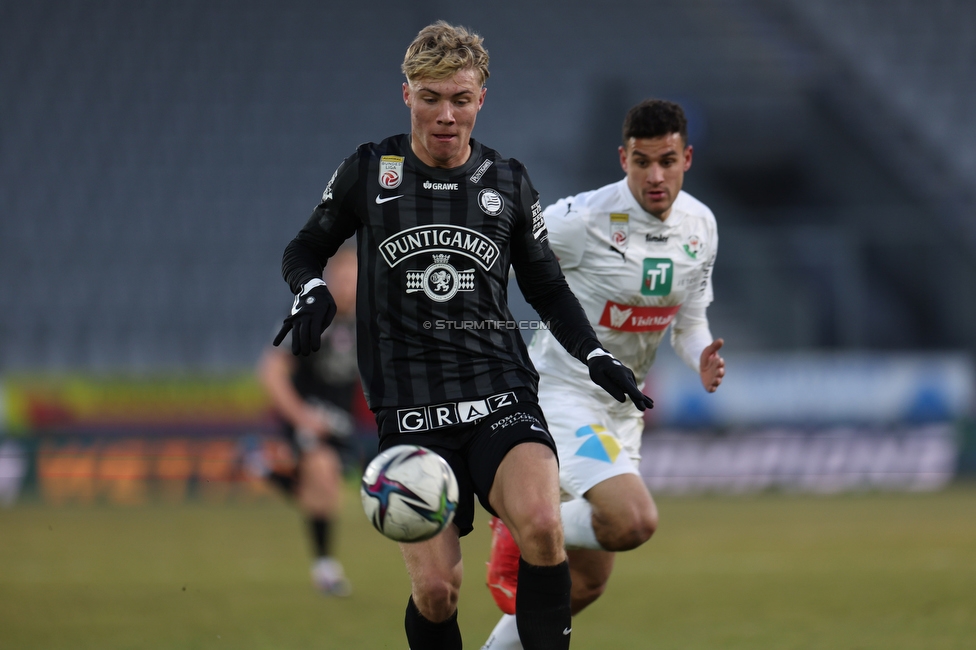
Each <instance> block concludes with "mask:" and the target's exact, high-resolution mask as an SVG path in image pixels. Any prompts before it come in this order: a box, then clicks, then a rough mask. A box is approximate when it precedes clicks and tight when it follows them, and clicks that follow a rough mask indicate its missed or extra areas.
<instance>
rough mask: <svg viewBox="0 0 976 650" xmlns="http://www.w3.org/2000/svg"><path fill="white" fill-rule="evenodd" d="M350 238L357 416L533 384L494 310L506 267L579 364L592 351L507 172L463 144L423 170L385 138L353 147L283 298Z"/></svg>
mask: <svg viewBox="0 0 976 650" xmlns="http://www.w3.org/2000/svg"><path fill="white" fill-rule="evenodd" d="M353 234H356V235H357V245H358V258H359V287H358V292H357V321H358V326H357V330H358V331H357V334H358V339H359V355H358V356H359V368H360V372H361V374H362V378H363V387H364V390H365V392H366V398H367V401H368V403H369V406H370V408H371V409H373V410H374V411H375V410H378V409H382V408H388V407H403V406H417V405H428V404H437V403H440V402H445V401H457V400H467V399H482V398H485V397H488V396H492V395H496V394H500V393H505V392H506V391H517V390H520V389H527V390H528V391H529V392H530V393H531V395H534V394H535V390H536V387H537V383H538V375H537V374H536V372H535V369H534V368H533V367H532V364H531V362H530V361H529V358H528V354H527V352H526V349H525V344H524V343H523V341H522V336H521V333H520V332H519V330H518V328H517V327H516V326H515V324H514V323H513V318H512V315H511V312H510V311H509V308H508V276H509V269H510V268H514V269H515V273H516V278H517V279H518V281H519V286H520V287H521V289H522V291H523V293H524V294H525V297H526V299H527V300H528V301H529V303H530V304H531V305H532V306H533V307H535V308H536V310H537V311H538V312H539V313H540V315H541V316H542V317H543V320H544V321H548V323H549V326H550V328H551V329H552V330H553V333H554V334H555V335H556V337H557V339H559V341H560V342H561V343H562V344H563V345H564V346H565V347H566V348H567V349H568V350H569V351H570V352H571V353H573V354H574V355H575V356H576V357H577V358H579V359H580V360H581V361H582V360H583V357H584V356H585V354H586V353H588V352H589V351H591V350H592V349H594V348H595V347H598V346H599V342H598V341H597V339H596V336H595V334H594V333H593V329H592V328H591V326H590V325H589V323H588V321H587V319H586V316H585V314H584V313H583V310H582V308H581V307H580V306H579V303H578V301H577V300H576V298H575V296H573V294H572V292H571V291H570V290H569V287H568V286H567V285H566V281H565V278H564V277H563V275H562V272H561V271H560V269H559V264H558V262H557V261H556V258H555V256H554V255H553V253H552V251H551V249H550V248H549V245H548V242H547V237H548V234H547V232H546V229H545V222H544V221H543V218H542V210H541V207H540V205H539V201H538V193H537V192H536V191H535V189H534V188H533V187H532V184H531V182H530V181H529V178H528V176H527V174H526V172H525V169H524V168H523V167H522V165H521V163H519V162H518V161H516V160H513V159H504V158H502V157H501V156H500V155H499V154H498V153H497V152H496V151H494V150H492V149H489V148H488V147H485V146H483V145H481V144H480V143H478V142H477V141H475V140H474V139H472V140H471V156H470V158H469V159H468V161H467V163H466V164H464V165H462V166H461V167H457V168H453V169H439V168H433V167H428V166H427V165H425V164H424V163H422V162H421V161H420V160H419V159H418V158H417V157H416V155H415V154H414V153H413V151H412V150H411V148H410V136H408V135H399V136H394V137H391V138H387V139H386V140H384V141H382V142H380V143H379V144H375V143H368V144H364V145H361V146H360V147H359V149H358V150H357V151H356V153H355V154H353V155H352V156H350V157H349V158H347V159H346V160H345V161H343V163H342V165H340V166H339V168H338V170H336V173H335V174H334V175H333V177H332V179H331V180H330V181H329V184H328V186H327V187H326V190H325V192H324V194H323V196H322V201H321V202H320V203H319V205H318V206H317V207H316V209H315V211H314V212H313V213H312V216H311V218H310V219H309V221H308V223H307V224H306V225H305V227H304V228H303V229H302V230H301V232H300V233H299V234H298V236H297V237H296V238H295V239H294V240H293V241H292V242H291V243H290V244H289V245H288V247H287V248H286V250H285V254H284V258H283V262H282V273H283V275H284V277H285V280H286V281H287V282H288V283H289V285H290V286H291V288H292V291H293V292H296V293H297V292H298V291H300V289H301V287H302V285H303V284H304V283H305V282H307V281H308V280H311V279H313V278H317V277H321V271H322V268H323V266H324V264H325V263H326V262H327V260H328V258H329V257H331V256H332V255H333V254H334V253H335V251H336V250H337V249H338V248H339V246H340V245H341V244H342V242H343V241H344V240H346V239H347V238H349V237H351V236H352V235H353Z"/></svg>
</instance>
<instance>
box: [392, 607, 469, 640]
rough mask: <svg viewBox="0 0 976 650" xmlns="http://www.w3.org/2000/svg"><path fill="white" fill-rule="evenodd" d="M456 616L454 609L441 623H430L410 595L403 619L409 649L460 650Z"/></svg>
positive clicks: (459, 630) (459, 632)
mask: <svg viewBox="0 0 976 650" xmlns="http://www.w3.org/2000/svg"><path fill="white" fill-rule="evenodd" d="M457 616H458V615H457V611H455V612H454V615H453V616H451V618H449V619H447V620H446V621H444V622H443V623H432V622H431V621H428V620H427V619H426V618H424V615H423V614H421V613H420V610H419V609H417V605H416V604H414V602H413V596H411V597H410V600H409V601H407V615H406V617H405V618H404V621H403V627H404V629H405V630H406V631H407V643H408V644H409V645H410V648H411V650H461V628H459V627H458V622H457Z"/></svg>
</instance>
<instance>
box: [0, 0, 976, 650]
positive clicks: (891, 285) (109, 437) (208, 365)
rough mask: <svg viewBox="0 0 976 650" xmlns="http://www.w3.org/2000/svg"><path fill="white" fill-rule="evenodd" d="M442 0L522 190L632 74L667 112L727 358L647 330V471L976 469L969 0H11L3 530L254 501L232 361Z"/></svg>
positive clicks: (851, 485)
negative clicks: (711, 242) (43, 520)
mask: <svg viewBox="0 0 976 650" xmlns="http://www.w3.org/2000/svg"><path fill="white" fill-rule="evenodd" d="M440 18H443V19H446V20H449V21H452V22H457V23H461V24H464V25H467V26H470V27H471V28H473V29H474V30H476V31H478V32H480V33H481V34H483V35H484V36H485V38H486V44H487V47H488V49H489V51H490V53H491V57H492V64H491V71H492V76H491V79H490V80H489V83H488V87H489V93H488V98H487V104H486V110H485V111H484V112H483V113H482V114H481V115H480V117H479V123H478V127H477V129H476V131H475V137H477V138H478V139H480V140H482V141H484V142H486V143H488V144H489V145H491V146H492V147H495V148H497V149H498V150H500V151H502V152H503V153H505V154H506V155H510V156H513V157H517V158H519V159H520V160H522V161H523V162H524V163H525V164H526V165H527V167H528V169H529V170H530V172H531V174H532V178H533V181H534V183H535V185H536V186H537V188H538V189H539V190H540V192H541V193H542V197H543V202H544V203H546V202H548V201H552V200H555V199H556V198H558V197H561V196H565V195H567V194H571V193H575V192H578V191H581V190H583V189H589V188H593V187H596V186H599V185H601V184H604V183H607V182H611V181H613V180H615V179H617V178H619V176H620V171H619V167H618V164H617V157H616V153H615V151H616V146H617V144H618V140H619V125H620V122H621V120H622V117H623V114H624V112H625V111H626V109H627V108H628V107H629V106H630V105H632V104H633V103H635V102H637V101H639V100H640V99H643V98H645V97H649V96H656V97H665V98H669V99H672V100H676V101H679V102H681V103H682V104H683V105H684V106H685V108H686V110H687V112H688V114H689V119H690V128H691V133H690V140H691V143H692V144H693V145H694V147H695V162H694V167H693V168H692V170H691V171H690V172H689V174H688V175H687V177H686V189H687V190H688V191H690V192H691V193H692V194H694V195H696V196H697V197H698V198H700V199H702V200H703V201H705V202H706V203H707V204H708V205H709V206H710V207H712V209H713V210H714V212H715V214H716V215H717V218H718V222H719V232H720V239H721V243H720V249H719V258H718V263H717V267H716V271H715V294H716V301H715V303H714V304H713V305H712V307H711V308H710V309H709V315H710V320H711V323H712V331H713V333H715V335H716V336H722V337H724V338H725V340H726V347H725V350H724V354H725V357H726V360H727V362H728V376H727V378H726V381H725V383H724V384H723V386H722V388H721V389H720V390H719V392H718V393H716V394H715V395H706V394H705V393H704V392H703V391H701V389H700V386H698V385H697V378H696V377H695V376H694V375H693V374H692V373H691V372H690V371H688V370H687V369H686V368H684V367H682V366H680V364H679V362H678V361H677V360H676V358H675V357H674V356H673V354H671V353H670V350H669V349H666V346H665V347H664V348H662V352H661V354H660V355H659V361H658V363H657V365H656V366H655V369H654V370H653V372H652V374H651V376H650V377H649V388H648V392H649V393H650V394H652V396H653V397H654V398H655V401H656V404H657V406H656V408H655V409H654V411H653V413H652V414H651V416H650V417H649V420H648V430H647V434H646V436H645V455H644V456H645V458H644V465H643V467H642V471H643V473H644V476H645V478H646V480H647V481H648V484H649V485H650V486H651V487H652V489H653V490H654V491H655V493H657V494H661V495H675V497H676V495H688V494H693V495H701V494H707V495H715V494H719V495H726V494H739V493H750V494H754V493H768V492H770V491H773V492H791V493H792V492H802V493H815V494H824V493H838V492H843V493H848V492H858V493H864V492H867V493H877V492H885V493H890V492H896V493H906V492H919V491H923V492H937V491H942V490H946V489H947V486H950V484H952V483H953V482H959V481H964V480H965V479H966V478H967V477H969V478H971V477H972V476H973V475H974V473H976V426H974V424H973V415H974V402H976V399H974V395H976V372H974V364H973V354H974V352H976V343H974V341H976V337H974V333H976V84H974V83H973V79H974V78H976V5H974V4H973V3H971V2H968V1H967V0H933V1H928V2H921V1H920V0H858V1H854V2H846V1H843V0H659V1H658V2H655V3H639V2H630V1H619V0H609V1H607V2H602V3H593V2H580V1H578V0H567V1H565V2H561V3H558V4H553V3H549V2H542V1H541V0H525V1H522V2H517V3H516V2H501V3H497V2H495V3H488V2H486V3H480V4H479V3H467V4H465V5H463V6H461V5H458V4H457V3H449V2H444V1H442V0H429V1H422V0H416V1H410V0H404V1H403V2H399V3H393V2H380V3H366V4H364V3H335V2H311V1H295V0H280V1H278V2H267V1H259V0H233V1H232V0H225V1H216V0H215V1H204V2H193V1H189V0H166V1H165V2H164V1H161V0H146V1H141V2H127V1H123V0H100V1H98V2H92V1H87V0H74V1H68V0H33V1H31V2H27V1H20V0H5V1H0V503H3V504H6V505H8V506H11V509H10V510H8V511H6V512H4V511H0V555H3V553H4V544H3V536H4V535H3V531H2V528H3V527H4V525H5V523H4V522H10V523H11V525H12V524H13V523H14V522H15V521H18V519H17V517H18V516H19V515H18V514H17V513H18V510H19V509H21V508H37V507H47V506H50V505H72V506H82V505H93V506H99V505H102V504H112V505H115V506H133V505H143V504H154V503H157V502H165V503H191V504H192V503H196V502H203V503H206V504H209V507H213V506H220V505H221V504H223V505H226V506H228V507H230V506H234V505H235V504H237V505H239V504H253V503H266V502H267V500H268V499H269V497H268V493H267V490H266V489H265V488H264V487H263V486H261V485H260V484H256V483H254V482H253V481H248V480H243V479H242V477H241V475H240V473H239V467H238V466H237V464H236V459H237V458H238V457H239V454H240V450H241V448H242V446H247V445H254V444H262V442H263V441H264V440H266V436H267V435H268V433H269V432H270V431H272V429H273V425H272V420H271V418H270V415H269V413H268V410H267V405H266V402H265V399H264V397H263V395H262V394H261V391H260V389H259V388H258V386H257V383H256V381H255V380H254V378H253V376H252V368H253V365H254V363H255V360H256V359H257V356H258V354H259V353H260V351H261V348H262V346H264V345H266V344H267V343H268V341H269V339H270V337H271V335H272V333H273V331H274V328H275V324H276V322H277V321H278V320H279V319H280V317H281V315H282V313H283V310H284V309H285V308H286V307H287V306H288V305H289V304H290V295H289V294H288V291H287V287H286V286H285V284H284V283H283V282H282V280H281V278H280V274H279V268H280V256H281V252H282V250H283V248H284V246H285V244H286V243H287V242H288V240H289V239H290V238H291V237H292V236H293V235H294V233H295V232H297V229H298V228H299V227H300V226H301V225H302V224H303V223H304V222H305V219H306V218H307V216H308V214H309V213H310V211H311V209H312V207H313V206H314V204H315V203H316V202H317V200H318V197H319V196H320V195H321V191H322V189H323V187H324V185H325V183H326V182H327V181H328V179H329V177H330V176H331V174H332V172H333V170H334V169H335V167H336V166H337V164H338V163H339V162H340V161H341V159H342V158H343V157H344V156H346V155H348V154H349V153H351V152H352V151H353V150H354V148H355V147H356V146H357V145H358V144H359V143H360V142H361V141H366V140H377V139H380V138H382V137H385V136H386V135H389V134H392V133H397V132H402V131H405V130H407V129H408V128H409V125H408V117H407V113H406V111H405V109H404V108H403V106H402V104H401V102H400V84H401V74H400V72H399V62H400V61H401V59H402V55H403V50H404V48H405V46H406V44H407V43H408V42H409V41H410V39H411V38H412V37H413V36H414V35H415V34H416V32H417V31H418V30H419V29H420V28H421V27H423V26H424V25H426V24H428V23H429V22H431V21H433V20H436V19H440ZM512 294H513V295H512V305H513V311H514V312H515V314H516V316H517V317H519V318H524V317H531V315H532V312H531V310H530V308H528V307H527V306H526V305H525V304H524V301H522V300H521V297H520V296H519V295H518V291H517V288H515V286H514V284H513V285H512ZM948 489H949V491H950V492H951V491H952V490H953V489H959V488H953V487H950V488H948ZM964 494H968V495H969V497H968V498H959V497H958V496H957V497H956V498H955V500H953V501H952V503H953V504H955V506H954V507H956V508H958V510H951V509H950V512H957V513H958V517H968V518H970V519H972V515H973V512H976V509H974V508H973V506H976V500H974V499H973V498H972V493H971V492H970V493H964ZM699 498H700V497H699ZM722 498H724V497H722ZM905 498H906V499H907V498H910V497H908V496H907V495H906V496H905ZM912 498H914V497H912ZM803 503H805V504H808V505H809V504H811V503H815V502H810V501H804V502H803ZM262 507H264V506H262ZM730 507H731V506H730ZM810 507H814V508H816V507H818V506H816V505H813V506H810ZM96 509H97V508H96ZM231 510H232V511H234V512H236V511H237V510H234V508H231ZM127 512H132V513H137V512H138V511H137V510H135V509H131V508H130V509H129V510H128V511H127ZM256 512H259V513H261V512H274V511H273V510H270V511H266V510H261V508H258V510H257V511H256ZM21 514H23V513H21ZM133 516H136V515H135V514H133ZM269 516H270V515H269ZM950 519H951V517H950ZM967 531H968V532H964V533H960V534H961V535H963V536H964V537H965V536H966V535H969V537H965V540H966V542H965V543H966V544H968V546H967V547H966V548H968V549H970V550H972V549H973V542H972V537H971V535H972V530H971V529H967ZM296 536H297V535H296ZM8 539H10V538H8ZM26 546H28V547H29V546H30V544H29V543H28V544H26ZM8 550H9V547H8ZM968 562H969V564H966V565H965V566H967V567H968V569H967V570H968V571H970V572H971V571H972V570H973V568H974V567H976V565H973V564H972V558H971V556H970V558H969V560H968ZM969 575H971V573H970V574H969ZM0 582H2V577H0ZM8 586H9V585H8ZM10 593H14V592H8V595H9V594H10ZM397 602H399V601H397ZM397 607H399V606H397ZM397 615H399V614H397ZM967 626H968V627H967ZM489 627H490V626H489ZM963 628H964V629H966V630H968V632H969V633H970V634H972V633H974V632H973V631H974V629H976V625H974V623H973V618H972V613H971V611H970V614H969V615H968V618H965V619H964V623H963ZM2 636H3V635H2V633H0V646H2V645H3V641H2ZM29 645H31V644H30V643H28V645H27V646H11V647H28V646H29ZM123 645H124V644H123ZM75 647H80V646H75ZM127 647H128V646H127ZM192 647H196V646H192ZM201 647H202V646H201ZM268 647H270V646H268ZM337 647H338V646H337ZM347 647H351V646H347ZM364 647H369V646H364ZM384 647H385V646H384ZM730 647H731V646H730ZM750 647H763V646H758V645H753V646H750ZM768 647H777V645H776V644H775V643H773V644H772V645H770V646H768ZM778 647H787V646H786V645H780V646H778ZM789 647H807V646H803V645H793V646H789ZM810 647H815V646H810ZM852 647H853V646H852ZM858 647H869V646H868V645H861V646H858ZM888 647H891V646H888ZM906 647H911V646H906ZM916 647H917V646H916ZM933 647H934V646H933ZM938 647H965V646H964V645H959V646H954V645H944V646H941V645H940V646H938Z"/></svg>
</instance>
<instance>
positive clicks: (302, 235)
mask: <svg viewBox="0 0 976 650" xmlns="http://www.w3.org/2000/svg"><path fill="white" fill-rule="evenodd" d="M358 180H359V155H358V154H354V155H352V156H350V157H349V158H346V159H345V160H344V161H343V162H342V164H341V165H339V168H338V169H337V170H336V171H335V173H334V174H333V175H332V179H331V180H330V181H329V184H328V185H327V186H326V188H325V192H323V193H322V200H321V202H319V204H318V205H317V206H316V207H315V210H313V211H312V216H311V217H309V219H308V222H307V223H306V224H305V227H304V228H302V229H301V230H300V231H299V233H298V235H296V236H295V238H294V239H292V240H291V242H289V243H288V245H287V246H286V247H285V252H284V255H282V258H281V275H282V277H283V278H284V279H285V282H287V283H288V286H290V287H291V290H292V293H296V294H297V293H298V292H299V291H301V289H302V285H304V284H305V283H306V282H308V281H309V280H312V279H315V278H321V277H322V269H324V268H325V265H326V262H328V260H329V258H330V257H332V256H333V255H335V252H336V251H337V250H338V249H339V247H340V246H341V245H342V242H344V241H346V240H347V239H349V238H350V237H352V236H353V235H354V234H355V233H356V230H357V228H358V227H359V219H358V217H356V213H355V210H354V209H353V203H354V200H355V195H356V193H355V192H354V191H353V190H354V188H355V187H356V185H357V181H358Z"/></svg>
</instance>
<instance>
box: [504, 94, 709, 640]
mask: <svg viewBox="0 0 976 650" xmlns="http://www.w3.org/2000/svg"><path fill="white" fill-rule="evenodd" d="M619 153H620V166H621V167H622V168H623V171H624V173H625V174H626V176H625V178H623V179H621V180H619V181H617V182H616V183H612V184H610V185H607V186H606V187H602V188H600V189H598V190H594V191H591V192H584V193H582V194H577V195H576V196H571V197H569V198H565V199H562V200H560V201H557V202H556V203H555V204H554V205H552V206H550V207H548V208H547V209H546V211H545V213H544V216H545V219H546V224H547V226H548V228H549V240H550V244H551V246H552V249H553V251H554V252H555V253H556V255H557V256H558V257H559V262H560V265H561V266H562V269H563V272H564V273H565V274H566V279H567V281H568V282H569V286H570V287H571V288H572V290H573V292H574V293H575V294H576V296H577V297H578V298H579V300H580V303H581V304H582V305H583V308H584V309H585V310H586V313H587V315H588V316H589V319H590V322H591V323H592V324H593V326H594V328H595V330H596V332H597V334H598V336H599V337H600V340H601V341H603V342H604V344H606V347H607V349H608V350H610V351H611V352H612V353H613V354H614V355H615V356H616V357H618V358H619V359H621V360H622V361H623V362H624V363H626V364H627V365H628V366H629V367H631V368H633V369H634V371H635V372H636V373H637V376H638V377H641V378H643V377H645V376H646V375H647V371H648V370H649V369H650V367H651V364H652V363H653V362H654V356H655V354H656V353H657V348H658V346H659V345H660V343H661V340H662V339H663V338H664V334H665V331H666V330H667V329H668V326H669V325H670V326H671V345H672V347H673V348H674V349H675V351H676V352H677V353H678V356H680V357H681V358H682V359H683V360H684V361H685V363H686V364H688V366H689V367H691V368H692V369H693V370H694V371H695V372H697V373H699V375H700V376H701V382H702V386H703V387H704V388H705V390H706V391H708V392H714V391H715V389H716V388H718V386H719V384H720V383H721V382H722V377H723V376H724V375H725V362H724V361H723V360H722V358H721V357H720V356H719V354H718V351H719V349H720V348H721V347H722V340H721V339H718V340H713V339H712V335H711V332H710V331H709V327H708V319H707V318H706V316H705V309H706V307H707V306H708V304H709V303H710V302H711V301H712V281H711V276H712V266H713V265H714V263H715V253H716V250H717V248H718V234H717V231H716V227H715V217H714V216H713V215H712V212H711V210H709V209H708V208H707V207H706V206H705V205H703V204H702V203H701V202H699V201H697V200H696V199H694V198H692V197H691V196H690V195H689V194H687V193H685V192H683V191H681V185H682V183H683V180H684V173H685V172H686V171H688V168H689V167H691V156H692V148H691V146H690V145H689V144H688V133H687V122H686V119H685V115H684V111H683V110H682V109H681V107H680V106H679V105H677V104H674V103H671V102H667V101H661V100H648V101H644V102H642V103H640V104H638V105H637V106H634V107H633V108H632V109H631V110H630V111H629V112H628V113H627V117H626V119H625V120H624V126H623V144H622V145H621V146H620V148H619ZM529 354H530V356H531V358H532V361H533V363H534V364H535V366H536V368H537V369H538V371H539V374H540V382H539V403H540V404H541V405H542V408H543V411H544V412H545V413H546V418H547V419H548V421H549V429H550V431H551V432H552V435H553V438H554V439H555V441H556V446H557V448H558V453H559V460H560V467H559V478H560V486H561V487H562V491H563V495H564V496H563V498H564V499H566V500H564V502H563V503H562V506H561V512H562V521H563V529H564V534H565V541H566V548H567V549H570V550H569V565H570V573H571V575H572V584H573V588H572V608H573V613H574V614H575V613H577V612H579V611H580V610H581V609H583V608H584V607H586V606H587V605H589V604H590V603H592V602H593V601H594V600H596V599H597V598H598V597H599V596H600V594H602V593H603V591H604V589H605V588H606V584H607V581H608V580H609V578H610V572H611V570H612V569H613V561H614V553H615V552H617V551H627V550H630V549H634V548H637V547H638V546H640V545H641V544H643V543H644V542H646V541H647V540H648V539H649V538H650V537H651V535H652V534H653V533H654V530H655V528H656V527H657V509H656V507H655V505H654V500H653V499H652V498H651V495H650V493H649V492H648V490H647V487H646V486H645V485H644V482H643V480H641V477H640V475H639V474H638V469H637V468H638V463H639V461H640V441H641V434H642V433H643V430H644V421H643V418H642V417H641V414H640V413H638V412H637V411H634V410H633V409H629V410H624V409H621V408H620V405H619V404H618V403H616V402H613V401H611V400H607V399H605V395H603V394H602V393H601V392H600V391H597V390H593V385H592V382H590V381H589V380H588V377H587V376H586V373H585V372H580V369H579V368H577V367H576V366H577V365H579V364H576V363H574V361H573V359H572V358H571V357H570V356H569V355H567V354H566V353H565V351H563V350H562V349H560V346H558V345H556V344H555V340H554V339H553V338H552V336H551V335H549V334H548V333H546V332H540V333H538V334H536V336H535V338H534V339H533V340H532V344H531V346H530V347H529ZM492 528H493V529H494V533H493V537H492V556H491V562H490V563H489V569H488V581H487V582H488V587H489V589H490V590H491V593H492V596H493V597H494V598H495V600H496V602H497V603H498V604H499V606H500V607H501V609H502V611H504V612H507V613H508V614H511V612H512V611H513V610H514V601H515V595H516V594H517V593H519V591H518V590H519V589H520V588H521V585H520V583H519V582H518V578H519V577H520V576H518V575H517V573H516V572H515V571H513V570H512V568H513V567H515V566H517V563H518V559H517V558H518V554H519V549H518V546H517V545H516V542H515V540H513V539H512V537H511V536H510V535H509V534H508V531H507V530H506V529H505V526H504V524H502V523H501V522H498V521H494V520H493V521H492ZM485 648H490V650H513V649H517V648H522V644H520V643H519V638H518V630H517V629H516V626H515V624H514V621H513V620H512V617H511V616H503V617H502V620H501V621H499V623H498V625H497V626H496V627H495V630H494V631H493V632H492V635H491V636H490V637H489V639H488V642H487V643H486V645H485Z"/></svg>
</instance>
